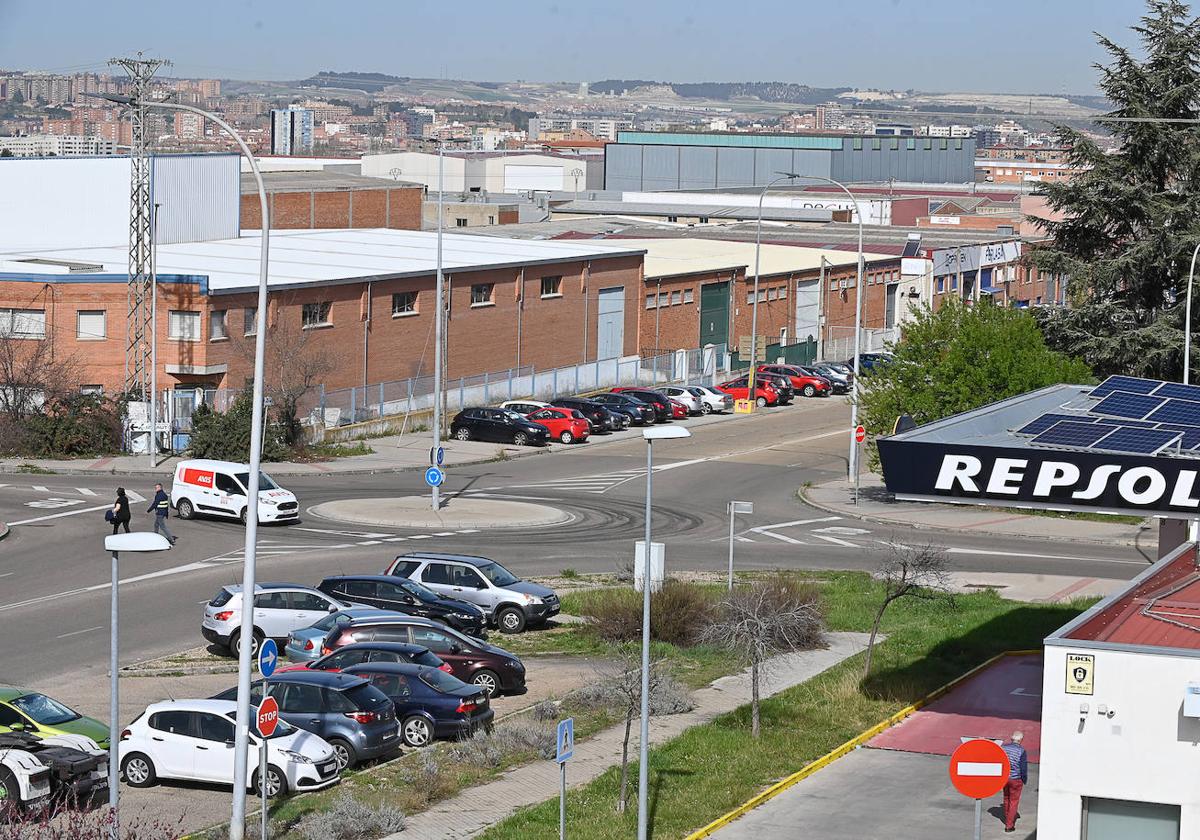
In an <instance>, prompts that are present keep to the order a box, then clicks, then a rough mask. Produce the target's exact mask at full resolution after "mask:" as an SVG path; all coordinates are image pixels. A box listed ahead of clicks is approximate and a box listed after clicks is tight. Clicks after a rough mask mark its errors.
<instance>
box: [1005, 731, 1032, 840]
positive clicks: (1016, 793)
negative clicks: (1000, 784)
mask: <svg viewBox="0 0 1200 840" xmlns="http://www.w3.org/2000/svg"><path fill="white" fill-rule="evenodd" d="M1024 740H1025V733H1024V732H1021V731H1020V730H1017V731H1016V732H1014V733H1013V734H1012V737H1011V738H1009V740H1008V743H1007V744H1004V745H1003V746H1002V748H1003V750H1004V752H1005V753H1006V754H1007V755H1008V781H1007V782H1005V783H1004V831H1005V833H1008V832H1012V831H1016V830H1017V817H1019V816H1021V815H1020V814H1018V813H1017V807H1018V806H1019V805H1020V804H1021V791H1022V790H1023V789H1024V788H1025V783H1026V782H1028V781H1029V754H1028V753H1027V752H1025V748H1024V747H1023V746H1021V742H1022V741H1024Z"/></svg>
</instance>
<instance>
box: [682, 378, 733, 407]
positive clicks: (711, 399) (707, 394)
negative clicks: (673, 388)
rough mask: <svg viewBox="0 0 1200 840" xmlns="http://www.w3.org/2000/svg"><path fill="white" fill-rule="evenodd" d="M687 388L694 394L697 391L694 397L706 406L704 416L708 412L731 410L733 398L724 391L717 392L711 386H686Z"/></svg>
mask: <svg viewBox="0 0 1200 840" xmlns="http://www.w3.org/2000/svg"><path fill="white" fill-rule="evenodd" d="M687 387H688V389H689V390H690V391H691V392H692V393H694V394H696V392H697V391H698V392H699V393H698V394H696V396H697V397H699V398H700V400H701V401H702V402H703V403H704V404H705V405H706V406H708V411H705V412H704V413H705V414H708V413H709V412H710V411H732V410H733V397H731V396H729V394H726V393H725V392H724V391H718V390H717V389H716V388H714V387H712V386H711V385H688V386H687Z"/></svg>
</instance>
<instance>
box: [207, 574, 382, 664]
mask: <svg viewBox="0 0 1200 840" xmlns="http://www.w3.org/2000/svg"><path fill="white" fill-rule="evenodd" d="M254 593H255V594H254V640H253V641H252V642H251V644H252V645H253V646H252V647H251V648H250V651H251V655H252V656H253V655H256V654H257V653H258V646H259V644H260V643H261V642H262V640H263V639H286V638H287V636H288V634H289V633H291V632H292V631H293V630H296V629H298V628H301V627H307V626H309V625H310V624H312V623H313V622H314V621H316V620H317V619H318V618H321V617H322V616H324V615H326V614H328V613H331V612H337V611H338V610H344V609H346V608H347V607H351V606H361V605H359V604H351V603H348V602H346V601H340V600H338V599H337V598H334V597H332V596H330V595H326V594H325V593H324V592H321V591H320V590H319V589H313V588H312V587H310V586H301V585H300V584H298V583H260V584H258V585H256V586H255V588H254ZM200 632H201V633H203V634H204V638H205V639H207V640H208V641H210V642H212V643H213V644H215V645H219V646H221V647H224V648H228V649H229V650H230V651H231V652H233V653H234V654H237V653H238V652H239V651H240V650H241V633H242V587H241V585H240V584H229V585H228V586H222V587H221V588H220V589H219V590H218V591H217V594H216V595H214V596H213V599H212V600H211V601H209V602H208V603H207V604H206V605H205V606H204V619H203V621H202V622H201V625H200Z"/></svg>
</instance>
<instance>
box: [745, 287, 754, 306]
mask: <svg viewBox="0 0 1200 840" xmlns="http://www.w3.org/2000/svg"><path fill="white" fill-rule="evenodd" d="M746 303H754V290H753V289H750V290H749V291H747V292H746Z"/></svg>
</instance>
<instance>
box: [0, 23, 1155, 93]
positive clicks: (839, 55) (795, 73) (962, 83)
mask: <svg viewBox="0 0 1200 840" xmlns="http://www.w3.org/2000/svg"><path fill="white" fill-rule="evenodd" d="M1144 8H1145V7H1144V4H1143V3H1142V2H1141V0H1007V2H1005V3H989V2H983V1H982V0H855V2H850V3H846V2H830V0H746V1H745V2H728V0H723V2H715V0H690V2H688V1H687V0H593V2H583V3H581V2H578V0H564V1H563V2H550V1H549V0H519V1H518V2H508V3H497V2H494V0H492V2H480V0H434V1H433V2H430V1H429V0H386V1H381V0H357V2H353V3H346V4H342V3H338V2H329V0H325V1H324V2H314V0H290V2H286V3H284V2H279V0H202V2H187V3H184V2H182V0H137V2H133V0H106V2H103V3H97V2H95V0H57V2H55V3H52V4H51V3H46V2H45V0H36V2H35V0H0V67H4V68H11V69H39V70H49V71H55V72H74V71H76V70H84V69H87V70H92V69H96V70H99V69H103V67H104V63H105V61H106V60H107V59H108V58H110V57H113V56H117V55H126V54H131V53H132V52H135V51H137V50H142V51H143V52H145V53H146V54H147V55H153V56H157V57H162V58H168V59H170V60H172V61H173V62H174V67H173V68H172V69H171V70H170V71H169V74H170V75H173V76H182V77H208V78H224V79H280V80H284V79H300V78H305V77H307V76H309V75H312V74H313V73H316V72H318V71H320V70H335V71H339V72H345V71H351V70H353V71H359V72H381V73H390V74H394V75H399V76H415V77H435V78H436V77H443V78H456V79H472V80H479V81H511V80H529V81H570V82H577V81H598V80H600V79H609V78H613V79H650V80H656V81H673V82H694V81H784V82H795V83H799V84H809V85H814V86H843V85H845V86H851V87H864V88H884V89H899V90H905V89H908V88H915V89H917V90H923V91H986V92H1014V93H1056V94H1057V93H1079V94H1089V93H1095V92H1096V86H1095V81H1096V74H1095V71H1094V69H1093V68H1092V64H1093V63H1094V62H1097V61H1103V60H1104V53H1103V52H1102V51H1101V50H1100V48H1099V47H1098V46H1097V45H1096V41H1095V37H1094V36H1093V34H1092V33H1093V32H1094V31H1097V32H1101V33H1104V34H1105V35H1107V36H1109V37H1110V38H1113V39H1114V40H1116V41H1117V42H1118V43H1123V44H1127V45H1134V44H1135V42H1134V36H1133V33H1131V32H1130V31H1129V26H1130V25H1131V24H1134V23H1136V21H1137V19H1138V17H1139V16H1140V15H1141V14H1142V13H1143V12H1144Z"/></svg>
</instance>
